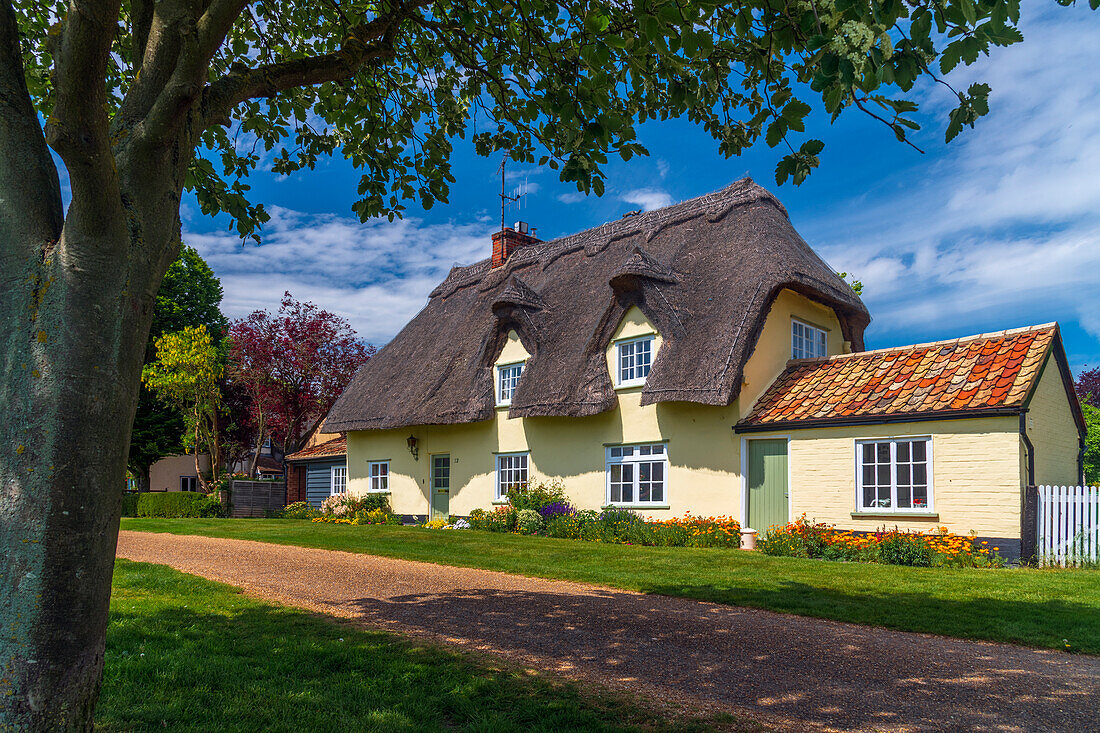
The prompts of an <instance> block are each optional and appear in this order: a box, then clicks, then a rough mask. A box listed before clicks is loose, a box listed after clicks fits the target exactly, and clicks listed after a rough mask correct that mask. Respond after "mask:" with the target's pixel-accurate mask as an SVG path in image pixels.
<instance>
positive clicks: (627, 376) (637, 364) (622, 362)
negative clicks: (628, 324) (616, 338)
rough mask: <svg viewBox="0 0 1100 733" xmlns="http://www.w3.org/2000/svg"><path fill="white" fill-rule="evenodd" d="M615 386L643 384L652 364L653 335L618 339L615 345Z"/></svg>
mask: <svg viewBox="0 0 1100 733" xmlns="http://www.w3.org/2000/svg"><path fill="white" fill-rule="evenodd" d="M615 349H616V359H615V363H616V365H617V369H616V370H615V372H616V374H615V376H616V378H617V384H616V385H615V386H617V387H637V386H640V385H643V384H645V380H646V377H648V376H649V367H650V366H651V365H652V364H653V336H643V337H641V338H635V339H630V340H628V341H620V342H618V343H617V344H616V345H615Z"/></svg>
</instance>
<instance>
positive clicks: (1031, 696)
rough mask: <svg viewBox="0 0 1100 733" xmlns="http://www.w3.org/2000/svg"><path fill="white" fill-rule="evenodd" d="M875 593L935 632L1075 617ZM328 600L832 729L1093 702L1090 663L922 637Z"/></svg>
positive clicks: (702, 616) (668, 612) (625, 604)
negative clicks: (954, 622)
mask: <svg viewBox="0 0 1100 733" xmlns="http://www.w3.org/2000/svg"><path fill="white" fill-rule="evenodd" d="M647 590H649V591H650V592H652V593H667V594H672V593H675V594H677V595H684V594H687V595H690V596H693V597H712V598H713V599H714V600H720V599H721V597H722V595H723V591H722V589H719V588H713V587H683V586H677V587H675V588H672V587H653V588H649V589H647ZM756 594H757V595H758V597H756V598H754V600H755V601H757V602H759V604H760V605H768V606H770V607H772V608H776V607H782V606H784V605H792V606H796V605H798V604H799V603H808V602H811V601H809V600H806V599H808V598H812V599H813V601H812V602H813V603H814V604H825V605H828V604H840V605H842V604H845V603H852V602H858V603H861V604H866V599H865V598H864V599H853V598H851V597H848V596H846V595H845V594H844V593H839V592H833V593H830V592H826V591H822V590H821V589H819V588H813V587H810V586H806V585H802V584H798V583H787V584H784V585H783V587H781V588H779V589H777V590H773V591H757V592H756ZM883 596H884V597H883V599H882V603H884V604H898V605H900V607H902V608H908V609H912V611H913V612H914V613H923V612H927V613H934V614H939V615H943V616H944V617H945V618H944V619H940V620H939V621H935V624H936V625H937V626H938V627H943V625H944V624H945V623H947V622H948V621H950V619H951V618H955V617H967V618H971V619H978V620H979V621H980V619H982V618H990V619H1001V620H1004V619H1009V620H1011V619H1013V618H1015V617H1020V616H1027V615H1030V614H1035V613H1040V614H1041V613H1053V614H1059V615H1066V614H1070V615H1072V614H1074V613H1080V612H1081V611H1082V610H1083V609H1084V608H1085V607H1082V608H1077V607H1076V606H1075V605H1074V604H1072V603H1060V602H1047V603H1042V604H1030V603H1027V602H1025V601H1020V602H1008V601H989V600H982V601H975V602H966V601H958V602H947V601H943V600H935V601H934V602H932V603H930V602H929V601H928V599H923V598H921V597H919V596H912V597H911V596H909V595H905V594H896V593H894V594H891V593H890V592H889V591H884V593H883ZM739 597H740V598H744V592H743V591H742V592H740V595H739ZM340 605H341V606H348V605H350V606H351V607H352V608H353V609H354V610H355V611H356V612H357V613H358V614H359V615H361V617H362V618H364V619H365V620H366V621H367V622H368V623H372V624H391V625H393V627H394V628H400V629H406V630H409V629H411V630H415V631H419V632H427V633H433V634H445V635H448V636H452V637H456V636H457V637H460V638H462V639H463V640H467V641H469V642H472V643H474V644H477V645H484V646H487V647H489V648H492V649H494V650H495V651H498V652H501V653H503V654H510V655H519V656H523V657H532V658H536V659H548V660H553V661H554V662H560V663H565V664H568V665H574V666H576V667H578V668H581V669H588V670H593V671H595V672H597V673H599V674H600V675H603V676H606V677H608V678H610V679H621V680H639V681H644V682H646V683H650V684H653V685H657V686H659V687H664V688H668V689H673V690H679V691H681V692H684V693H687V694H691V695H699V696H703V697H706V698H710V699H713V700H715V701H717V702H720V703H722V704H724V705H728V706H731V708H737V709H741V710H748V711H749V713H750V714H752V711H754V710H755V711H758V712H760V713H765V714H768V715H775V716H779V717H780V718H788V719H794V720H797V721H804V722H806V723H810V724H813V725H822V726H828V727H830V728H835V729H839V730H852V729H857V730H864V729H868V728H874V729H878V728H892V727H894V726H903V725H904V726H912V727H914V728H918V729H928V730H943V729H945V728H950V729H952V730H993V729H996V730H1005V729H1013V730H1016V729H1022V730H1039V729H1043V730H1047V729H1052V726H1053V729H1058V730H1084V729H1087V728H1088V726H1089V725H1091V724H1094V723H1095V721H1096V717H1095V716H1096V709H1097V705H1098V704H1100V658H1097V657H1091V656H1075V655H1067V654H1065V653H1062V652H1055V651H1039V650H1031V649H1024V648H1019V647H1012V646H1003V645H987V644H981V643H975V642H968V641H961V640H955V639H930V638H928V637H923V636H917V635H913V634H897V633H890V632H884V631H882V630H877V629H870V628H865V627H859V626H853V625H847V624H835V623H829V622H821V621H817V620H813V619H802V618H797V617H794V616H784V615H778V614H772V613H764V612H760V611H755V610H750V609H745V608H735V607H729V606H700V605H699V604H698V603H695V602H693V601H690V600H686V599H681V598H671V597H662V596H658V595H638V594H632V593H621V592H615V591H604V592H596V593H593V594H591V595H574V594H568V593H553V592H533V591H503V590H497V589H466V590H463V591H454V592H449V593H440V594H415V595H404V596H395V597H392V598H387V599H377V598H360V599H356V600H354V601H352V602H351V603H350V604H343V603H342V604H340ZM990 605H993V606H994V607H989V606H990ZM334 610H335V609H334ZM815 612H816V613H821V609H817V610H816V611H815ZM884 615H888V614H885V612H884ZM865 622H866V623H875V619H873V618H868V619H866V620H865ZM972 622H974V621H968V623H972ZM1009 623H1011V621H1009Z"/></svg>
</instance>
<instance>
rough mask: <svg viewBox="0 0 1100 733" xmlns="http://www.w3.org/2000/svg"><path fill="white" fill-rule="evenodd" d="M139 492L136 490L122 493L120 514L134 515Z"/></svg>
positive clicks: (135, 514) (125, 515)
mask: <svg viewBox="0 0 1100 733" xmlns="http://www.w3.org/2000/svg"><path fill="white" fill-rule="evenodd" d="M139 496H141V494H139V493H137V492H136V491H127V492H126V493H124V494H123V495H122V516H124V517H136V516H137V515H138V514H137V505H138V497H139Z"/></svg>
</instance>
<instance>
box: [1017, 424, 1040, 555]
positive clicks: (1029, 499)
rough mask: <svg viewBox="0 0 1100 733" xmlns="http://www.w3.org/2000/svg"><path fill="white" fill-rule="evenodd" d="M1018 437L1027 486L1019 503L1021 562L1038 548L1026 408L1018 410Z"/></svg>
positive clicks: (1033, 474)
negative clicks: (1024, 452) (1022, 448)
mask: <svg viewBox="0 0 1100 733" xmlns="http://www.w3.org/2000/svg"><path fill="white" fill-rule="evenodd" d="M1020 439H1021V440H1023V441H1024V447H1025V448H1026V449H1027V488H1025V489H1024V495H1023V497H1021V499H1022V501H1021V505H1020V522H1021V526H1020V559H1021V562H1028V563H1030V562H1034V561H1035V559H1036V557H1037V550H1038V546H1037V545H1038V528H1037V527H1036V526H1035V521H1036V517H1035V515H1034V514H1033V513H1032V511H1029V509H1030V510H1034V511H1038V508H1037V507H1036V503H1037V500H1038V497H1037V495H1036V494H1034V493H1033V489H1035V446H1034V445H1032V443H1031V438H1029V437H1027V408H1024V409H1021V410H1020Z"/></svg>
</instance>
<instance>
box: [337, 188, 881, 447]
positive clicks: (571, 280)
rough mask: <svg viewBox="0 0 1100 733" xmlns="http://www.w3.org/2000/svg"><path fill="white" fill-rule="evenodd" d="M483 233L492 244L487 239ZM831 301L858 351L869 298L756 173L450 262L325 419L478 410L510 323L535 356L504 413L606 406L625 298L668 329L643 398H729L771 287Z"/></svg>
mask: <svg viewBox="0 0 1100 733" xmlns="http://www.w3.org/2000/svg"><path fill="white" fill-rule="evenodd" d="M488 249H489V242H488V240H487V241H486V251H488ZM784 288H789V289H791V290H794V291H796V292H799V293H802V294H803V295H805V296H807V297H809V298H812V299H814V300H816V301H818V302H821V303H824V304H826V305H828V306H830V307H832V308H833V309H834V310H835V311H836V312H837V315H838V317H839V319H840V322H841V326H842V330H843V332H844V338H845V339H846V340H849V341H851V342H852V344H853V347H854V348H855V349H857V350H859V349H862V348H863V330H864V328H865V327H866V326H867V324H868V322H869V321H870V316H869V315H868V313H867V309H866V308H865V307H864V306H863V303H862V302H861V301H860V300H859V298H858V296H857V295H856V294H855V293H854V292H853V291H852V289H851V288H850V287H849V286H848V284H847V283H845V282H844V281H843V280H842V279H841V278H840V277H838V276H837V275H836V273H835V272H833V270H832V269H831V268H830V267H829V266H828V265H827V264H826V263H825V262H824V261H822V260H821V258H820V257H818V255H817V254H816V253H815V252H814V251H813V250H812V249H811V248H810V247H809V245H807V244H806V242H804V241H803V240H802V238H801V237H800V236H799V235H798V233H797V232H796V231H795V230H794V227H793V226H791V222H790V220H789V219H788V217H787V213H786V210H785V209H784V208H783V206H782V205H781V204H780V203H779V201H777V200H776V199H775V197H774V196H772V195H771V194H770V193H768V192H767V191H765V190H764V189H763V188H761V187H760V186H758V185H756V184H755V183H753V182H752V181H751V180H750V179H747V178H746V179H742V180H740V181H737V182H735V183H733V184H731V185H730V186H727V187H726V188H724V189H722V190H720V191H717V192H715V193H712V194H708V195H706V196H702V197H699V198H695V199H691V200H689V201H684V202H682V203H679V204H676V205H673V206H669V207H666V208H663V209H658V210H656V211H651V212H648V213H645V214H639V215H634V216H628V217H624V218H623V219H620V220H618V221H613V222H610V223H607V224H604V225H602V226H599V227H596V228H594V229H589V230H587V231H583V232H580V233H579V234H574V235H571V236H567V237H562V238H560V239H555V240H553V241H549V242H535V243H533V244H528V245H525V246H523V247H520V248H518V249H516V250H515V251H514V253H512V254H511V255H510V256H509V257H508V259H507V261H506V262H505V263H504V265H503V266H501V267H497V268H490V260H489V259H488V258H487V259H485V260H482V261H480V262H477V263H475V264H473V265H469V266H467V267H455V268H453V269H452V270H451V272H450V274H449V275H448V276H447V279H446V280H444V281H443V283H441V284H440V285H439V286H438V287H437V288H436V289H435V290H433V291H432V293H431V297H430V299H429V301H428V304H427V305H426V306H425V307H424V309H423V310H422V311H421V312H420V313H419V314H418V315H417V316H416V317H415V318H414V319H413V320H412V321H411V322H410V323H409V324H408V325H407V326H405V328H404V329H403V330H402V331H401V333H399V334H398V335H397V336H396V337H395V338H394V339H393V341H391V342H390V343H389V344H387V345H386V346H385V348H383V349H382V350H381V351H379V352H378V353H377V354H375V355H374V356H373V357H372V358H371V359H370V361H368V362H367V363H366V364H365V365H364V366H363V367H362V368H361V369H360V370H359V372H358V374H356V376H355V379H354V380H353V381H352V383H351V385H350V386H349V387H348V388H347V389H346V390H345V391H344V393H343V395H342V396H341V397H340V399H339V400H338V401H337V402H336V404H335V406H334V407H333V408H332V410H331V411H330V413H329V416H328V418H327V420H326V422H325V428H324V429H325V430H326V431H333V432H334V431H347V430H366V429H385V428H400V427H406V426H413V425H433V424H434V425H438V424H453V423H465V422H475V421H479V420H487V419H489V418H491V417H492V416H493V415H494V414H495V400H494V389H493V379H492V369H493V363H494V361H495V360H496V358H497V356H498V355H499V354H500V352H501V349H502V348H503V346H504V343H505V341H506V340H507V335H508V332H509V330H515V331H516V333H517V334H518V336H519V338H520V340H521V342H522V343H523V346H524V348H526V350H527V351H528V353H530V354H531V358H530V359H529V360H528V362H527V365H526V367H525V369H524V374H523V378H522V379H521V380H520V382H519V385H518V386H517V389H516V392H515V395H514V396H513V397H512V404H511V407H510V408H509V416H510V417H536V416H555V415H556V416H584V415H593V414H596V413H600V412H604V411H607V410H610V409H612V408H613V407H614V406H615V404H616V394H615V389H614V385H613V384H612V382H611V377H610V375H609V374H608V372H607V364H606V361H605V356H604V354H605V350H606V348H607V345H608V343H609V341H610V339H611V337H612V335H613V333H614V331H615V328H616V327H617V326H618V324H619V321H620V320H621V318H622V316H623V314H624V313H626V311H627V310H628V309H629V308H630V307H631V306H633V305H636V306H638V308H639V309H640V310H641V311H642V312H643V313H644V314H645V315H646V317H647V318H649V320H650V321H651V322H652V323H653V324H654V325H655V326H656V328H657V329H658V330H659V331H660V332H661V334H662V336H663V338H664V345H663V347H662V348H661V350H660V352H659V354H658V355H657V357H656V359H655V361H654V363H653V366H652V369H651V371H650V373H649V377H648V380H647V382H646V385H645V387H644V389H643V391H642V404H652V403H655V402H664V401H674V400H678V401H690V402H699V403H703V404H708V405H727V404H730V403H731V402H733V400H735V399H736V398H737V396H738V394H739V392H740V390H741V379H742V368H743V367H744V365H745V362H746V361H747V360H748V358H749V356H750V355H751V354H752V351H753V349H754V347H755V345H756V341H757V338H758V336H759V334H760V331H761V329H762V328H763V325H764V320H765V318H766V317H767V314H768V310H769V308H770V307H771V304H772V302H773V301H774V299H775V297H776V296H777V295H778V293H779V291H780V290H782V289H784Z"/></svg>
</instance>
